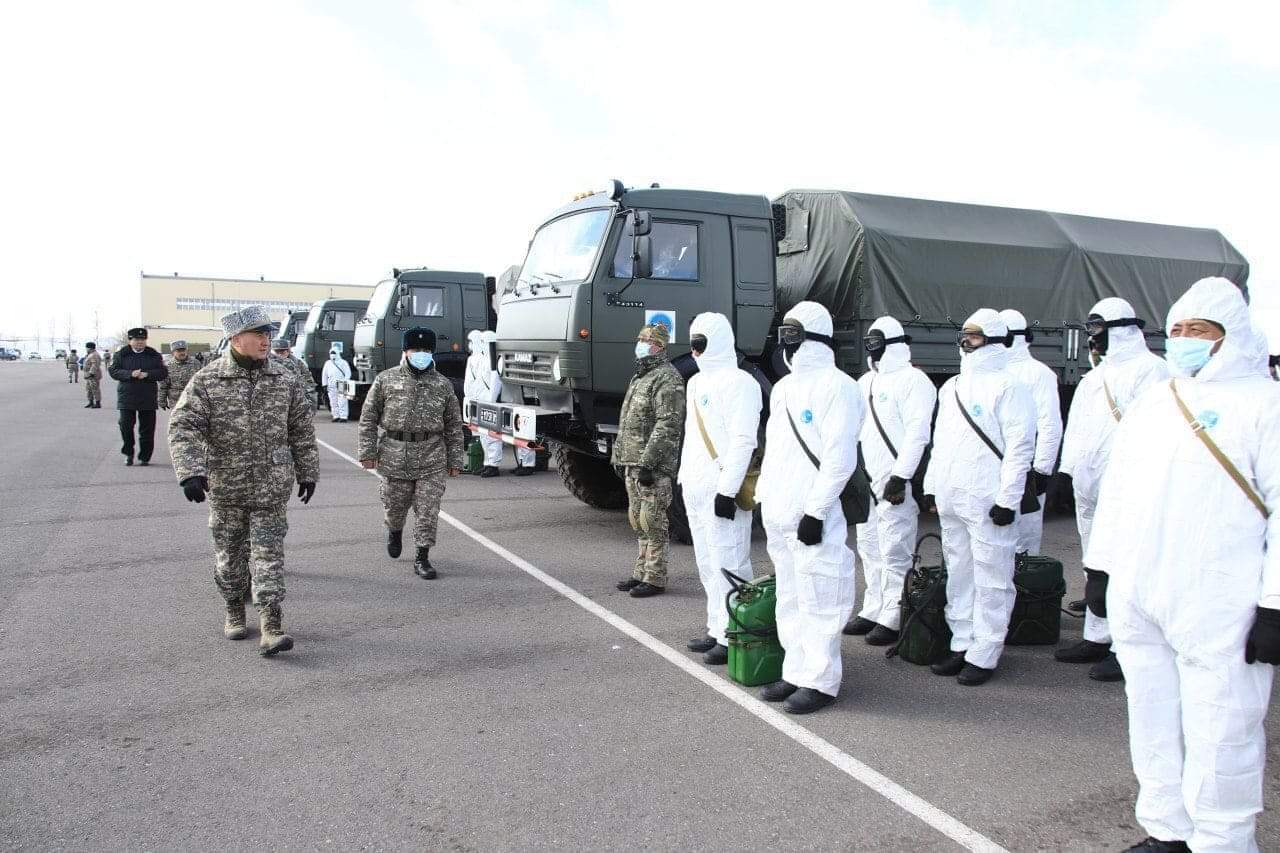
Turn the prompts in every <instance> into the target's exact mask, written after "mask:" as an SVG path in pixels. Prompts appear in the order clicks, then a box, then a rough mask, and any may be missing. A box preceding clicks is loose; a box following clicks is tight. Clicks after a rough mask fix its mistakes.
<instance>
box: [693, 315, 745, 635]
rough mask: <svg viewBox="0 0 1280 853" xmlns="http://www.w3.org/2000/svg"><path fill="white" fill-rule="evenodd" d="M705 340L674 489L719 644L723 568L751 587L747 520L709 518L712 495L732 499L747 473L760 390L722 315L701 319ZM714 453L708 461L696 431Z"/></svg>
mask: <svg viewBox="0 0 1280 853" xmlns="http://www.w3.org/2000/svg"><path fill="white" fill-rule="evenodd" d="M694 335H705V336H706V338H707V351H706V352H704V353H703V354H702V355H700V356H696V358H697V362H698V372H697V373H696V374H694V376H693V377H692V378H691V379H690V380H689V383H688V385H687V386H686V390H685V401H686V404H685V419H684V448H683V449H682V450H681V452H680V475H679V482H680V486H681V488H682V489H683V491H684V506H685V511H686V512H687V513H688V515H689V530H690V532H691V533H692V534H693V557H694V560H695V561H697V564H698V576H699V577H700V578H701V579H702V588H703V589H704V590H706V592H707V635H708V636H710V637H712V638H714V639H715V641H716V642H717V643H719V644H720V645H722V646H723V645H727V643H726V642H725V633H724V632H725V628H726V625H727V623H728V618H729V617H728V612H727V611H726V610H725V596H726V595H728V593H729V590H730V585H729V582H728V580H726V579H725V576H724V574H723V573H722V572H721V571H720V570H721V569H728V570H729V571H731V572H733V573H734V574H735V575H738V576H739V577H741V578H744V579H746V580H751V579H752V577H753V575H752V571H751V513H749V512H744V511H743V510H741V509H739V510H737V512H736V514H735V515H734V517H733V520H732V521H730V520H729V519H726V518H720V517H719V516H717V515H716V513H715V500H716V495H717V494H722V495H727V496H729V497H733V496H735V495H737V493H738V489H739V488H740V487H741V485H742V478H743V476H744V475H745V474H746V473H747V467H748V465H749V464H750V462H751V454H752V451H754V450H755V448H756V433H757V430H758V429H759V427H760V406H761V393H760V384H759V383H758V382H756V380H755V379H753V378H752V377H751V375H750V374H749V373H747V372H746V371H744V370H739V369H738V355H737V352H736V351H735V349H734V336H733V327H732V326H730V325H729V320H728V319H727V318H726V317H725V316H724V315H723V314H699V315H698V316H697V317H695V318H693V323H692V324H691V325H690V326H689V336H690V337H693V336H694ZM698 414H700V415H701V417H702V427H703V428H704V429H706V432H707V438H708V439H709V440H710V442H711V446H712V447H713V448H714V449H715V453H716V457H715V458H712V455H711V452H710V450H709V449H708V448H707V444H706V442H705V441H703V438H702V432H701V431H700V430H699V427H698V417H697V416H698Z"/></svg>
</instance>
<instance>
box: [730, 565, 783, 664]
mask: <svg viewBox="0 0 1280 853" xmlns="http://www.w3.org/2000/svg"><path fill="white" fill-rule="evenodd" d="M721 571H722V572H724V576H725V577H726V578H728V579H729V585H730V586H731V587H733V588H732V589H731V590H730V591H729V594H728V595H726V596H725V599H724V604H725V608H726V609H727V610H728V611H729V628H728V630H726V631H725V638H726V640H727V641H728V643H729V678H730V680H732V681H735V682H737V683H738V684H741V685H743V686H744V687H755V686H756V685H759V684H772V683H773V682H775V681H780V680H781V679H782V657H783V654H784V653H783V651H782V644H781V643H779V642H778V627H777V621H776V620H775V618H774V607H775V606H776V605H777V603H778V594H777V585H776V581H775V580H774V577H773V575H768V576H766V577H762V578H758V579H756V580H753V581H749V580H744V579H742V578H740V577H738V576H737V575H735V574H734V573H733V572H731V571H729V570H728V569H721Z"/></svg>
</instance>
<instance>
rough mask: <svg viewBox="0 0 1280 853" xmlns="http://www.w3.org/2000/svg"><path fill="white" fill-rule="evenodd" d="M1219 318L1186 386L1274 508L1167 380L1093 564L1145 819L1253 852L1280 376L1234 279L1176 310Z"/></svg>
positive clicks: (1106, 487)
mask: <svg viewBox="0 0 1280 853" xmlns="http://www.w3.org/2000/svg"><path fill="white" fill-rule="evenodd" d="M1192 318H1199V319H1205V320H1212V321H1213V322H1215V323H1218V324H1219V325H1221V326H1223V327H1224V328H1225V329H1226V337H1225V338H1224V339H1223V341H1222V345H1221V348H1220V349H1219V350H1218V352H1217V353H1216V354H1214V355H1213V356H1212V357H1211V358H1210V359H1209V361H1208V363H1207V364H1206V365H1205V366H1204V367H1203V368H1201V369H1200V371H1199V372H1198V373H1197V374H1196V375H1195V376H1185V375H1179V373H1180V371H1178V370H1177V369H1175V367H1174V365H1172V364H1171V365H1170V368H1171V373H1172V374H1173V375H1174V376H1176V377H1177V379H1176V382H1177V388H1178V393H1179V394H1180V395H1181V397H1182V399H1183V401H1184V402H1185V403H1186V406H1187V408H1188V409H1190V411H1191V412H1192V414H1193V415H1194V416H1195V417H1196V420H1198V421H1199V423H1200V424H1202V425H1203V426H1204V428H1205V429H1206V430H1207V432H1208V435H1209V436H1210V437H1211V438H1212V439H1213V441H1214V442H1215V443H1216V444H1217V445H1218V447H1219V448H1221V449H1222V451H1223V452H1224V453H1225V454H1226V455H1227V456H1228V458H1230V459H1231V460H1232V462H1233V463H1234V464H1235V466H1236V467H1237V468H1238V469H1239V471H1240V473H1241V474H1242V475H1243V476H1244V477H1245V478H1246V479H1247V480H1249V481H1250V483H1251V484H1252V485H1253V486H1254V488H1255V490H1256V492H1257V494H1258V495H1259V496H1260V497H1261V498H1262V501H1263V503H1264V504H1265V505H1266V506H1267V507H1268V508H1269V509H1270V510H1271V517H1270V521H1268V520H1266V519H1264V518H1263V516H1262V514H1261V513H1260V512H1259V510H1258V509H1257V508H1256V507H1255V506H1254V505H1253V504H1252V503H1251V502H1250V501H1249V499H1248V498H1247V497H1246V496H1245V493H1244V491H1243V490H1242V489H1241V488H1240V487H1239V485H1237V484H1236V482H1235V481H1234V480H1233V479H1232V478H1231V477H1230V476H1229V475H1228V474H1227V473H1226V471H1225V469H1224V468H1223V467H1222V466H1221V465H1220V464H1219V463H1218V462H1217V461H1216V460H1215V459H1214V458H1213V456H1212V455H1211V454H1210V452H1209V450H1208V448H1207V447H1205V445H1204V444H1203V443H1202V442H1201V441H1200V439H1199V438H1198V437H1197V436H1196V435H1195V434H1194V432H1193V431H1192V428H1191V427H1190V425H1188V424H1187V422H1186V420H1185V419H1184V418H1183V416H1182V414H1181V413H1180V412H1179V410H1178V408H1177V407H1176V404H1175V402H1174V398H1173V394H1172V393H1171V391H1170V388H1169V383H1168V382H1160V383H1158V384H1156V385H1154V386H1152V387H1151V388H1149V389H1147V391H1146V393H1144V394H1143V395H1142V396H1141V397H1140V398H1138V401H1137V402H1136V403H1135V404H1134V405H1132V406H1131V407H1130V408H1129V409H1128V411H1126V412H1125V414H1124V420H1123V421H1121V423H1120V427H1119V429H1118V430H1117V431H1116V436H1115V440H1114V442H1113V444H1112V448H1111V459H1110V462H1109V463H1108V464H1107V469H1106V472H1105V473H1104V474H1103V477H1102V489H1101V492H1100V494H1099V497H1098V513H1097V516H1096V518H1095V521H1094V525H1093V535H1092V538H1091V541H1090V542H1089V550H1088V552H1087V553H1086V555H1085V563H1086V565H1088V566H1089V568H1091V569H1097V570H1099V571H1103V572H1106V573H1107V574H1108V575H1109V576H1110V579H1109V584H1108V588H1107V599H1106V600H1107V615H1108V616H1109V617H1110V623H1111V634H1112V637H1113V638H1114V643H1113V646H1112V647H1113V649H1114V650H1115V653H1116V655H1117V657H1118V658H1119V659H1120V665H1121V666H1122V667H1123V668H1124V674H1125V692H1126V693H1127V695H1128V700H1129V744H1130V751H1131V753H1132V758H1133V770H1134V774H1135V775H1136V776H1137V777H1138V802H1137V809H1136V812H1137V818H1138V822H1139V823H1140V824H1141V825H1142V826H1143V828H1144V829H1145V830H1146V831H1147V832H1149V833H1150V834H1151V835H1153V836H1155V837H1156V838H1160V839H1163V840H1166V841H1172V840H1179V839H1180V840H1183V841H1186V842H1187V844H1188V845H1189V846H1190V847H1191V849H1193V850H1195V851H1196V853H1214V852H1215V851H1223V853H1225V851H1228V850H1229V851H1235V853H1245V851H1256V850H1257V849H1258V845H1257V842H1256V841H1255V839H1254V821H1255V818H1256V815H1257V814H1258V813H1259V812H1260V811H1262V784H1263V765H1264V762H1265V758H1266V734H1265V732H1264V730H1263V720H1264V718H1265V717H1266V713H1267V704H1268V701H1269V699H1270V695H1271V679H1272V674H1273V668H1272V667H1271V666H1270V665H1267V664H1263V663H1253V664H1248V663H1245V659H1244V648H1245V638H1246V636H1247V635H1248V634H1249V631H1250V629H1251V628H1252V626H1253V623H1254V617H1255V607H1257V606H1262V607H1268V608H1280V513H1277V512H1276V510H1277V508H1280V454H1277V453H1276V448H1277V447H1280V388H1277V387H1276V385H1275V383H1274V382H1271V381H1270V380H1269V378H1268V377H1267V374H1266V343H1265V339H1264V338H1262V336H1261V335H1259V334H1258V333H1257V331H1256V330H1255V329H1254V328H1253V326H1252V323H1251V322H1250V319H1249V311H1248V307H1247V306H1246V305H1245V302H1244V298H1243V297H1242V296H1241V294H1240V291H1239V290H1238V289H1237V288H1236V286H1235V285H1233V284H1231V283H1230V282H1229V281H1227V280H1225V279H1221V278H1210V279H1204V280H1201V281H1198V282H1196V283H1195V284H1194V285H1192V287H1191V289H1190V290H1188V291H1187V292H1186V293H1185V294H1183V296H1182V298H1181V299H1179V300H1178V301H1177V302H1175V303H1174V305H1173V308H1172V309H1170V311H1169V317H1168V328H1169V329H1172V327H1173V324H1174V323H1175V322H1178V321H1183V320H1188V319H1192Z"/></svg>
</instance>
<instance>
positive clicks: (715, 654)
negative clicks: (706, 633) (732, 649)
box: [702, 643, 729, 666]
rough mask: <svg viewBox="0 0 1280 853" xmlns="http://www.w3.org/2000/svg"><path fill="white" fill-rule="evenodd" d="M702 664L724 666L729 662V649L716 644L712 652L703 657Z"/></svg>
mask: <svg viewBox="0 0 1280 853" xmlns="http://www.w3.org/2000/svg"><path fill="white" fill-rule="evenodd" d="M702 662H703V663H705V664H708V665H709V666H724V665H725V664H727V663H728V662H729V647H728V646H722V645H720V644H719V643H716V644H715V646H714V647H713V648H712V649H711V651H709V652H707V653H706V654H705V655H703V656H702Z"/></svg>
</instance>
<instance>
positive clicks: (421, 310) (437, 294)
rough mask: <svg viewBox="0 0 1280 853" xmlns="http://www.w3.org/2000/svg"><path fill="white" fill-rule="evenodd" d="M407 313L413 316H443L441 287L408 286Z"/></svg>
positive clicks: (442, 291)
mask: <svg viewBox="0 0 1280 853" xmlns="http://www.w3.org/2000/svg"><path fill="white" fill-rule="evenodd" d="M409 313H410V314H412V315H413V316H414V317H443V316H444V288H443V287H417V286H415V287H410V288H409Z"/></svg>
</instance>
